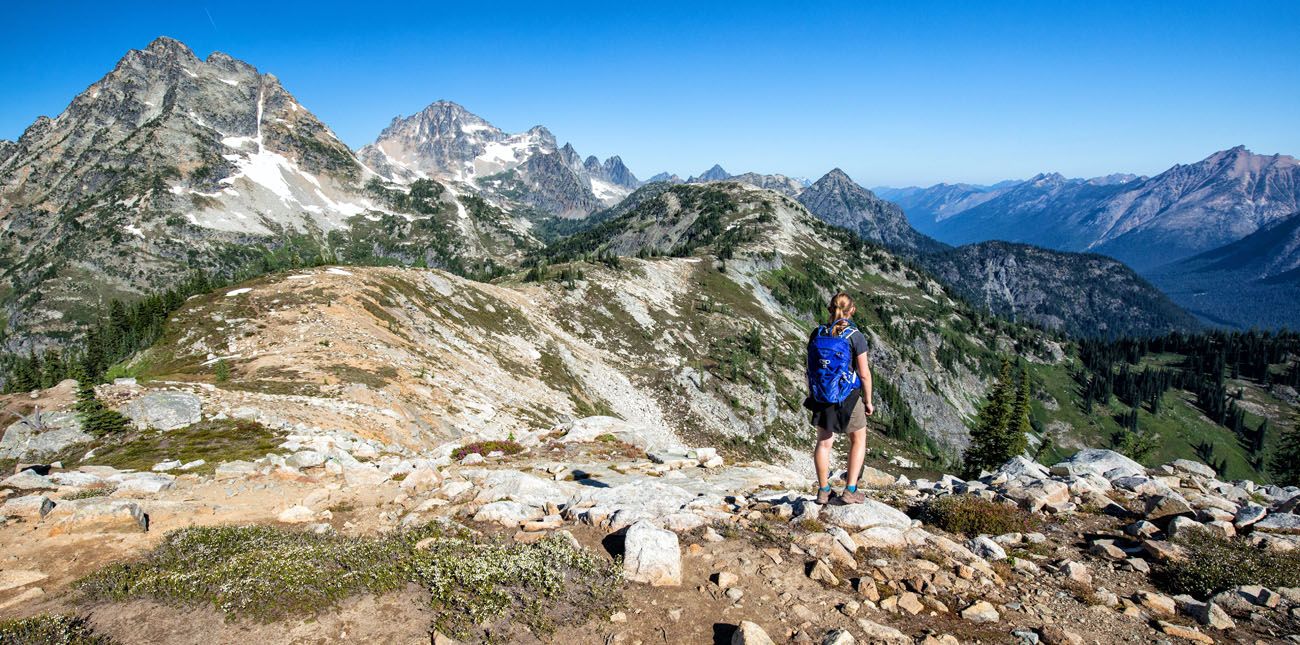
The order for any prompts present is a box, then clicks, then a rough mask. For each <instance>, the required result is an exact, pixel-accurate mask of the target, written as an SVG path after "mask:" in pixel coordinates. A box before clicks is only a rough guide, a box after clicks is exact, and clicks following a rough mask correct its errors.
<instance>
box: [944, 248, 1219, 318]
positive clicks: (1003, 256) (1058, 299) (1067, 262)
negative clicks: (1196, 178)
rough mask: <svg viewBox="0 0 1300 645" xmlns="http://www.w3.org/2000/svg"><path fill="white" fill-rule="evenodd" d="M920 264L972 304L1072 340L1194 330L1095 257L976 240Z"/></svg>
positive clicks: (1126, 274) (1171, 307) (1132, 276)
mask: <svg viewBox="0 0 1300 645" xmlns="http://www.w3.org/2000/svg"><path fill="white" fill-rule="evenodd" d="M920 262H921V264H922V265H924V266H925V267H926V268H927V269H929V270H930V271H931V272H932V273H934V275H935V276H936V278H937V279H939V280H940V281H942V282H944V283H945V284H949V285H952V286H953V288H954V289H955V290H956V292H957V293H959V294H961V295H962V297H964V298H966V299H967V300H969V301H970V302H971V303H974V304H975V305H976V306H980V307H985V308H987V309H988V310H989V311H992V312H994V313H995V314H997V315H1000V316H1006V317H1007V318H1011V319H1013V320H1022V321H1027V322H1032V323H1034V324H1037V325H1041V326H1043V327H1046V328H1048V329H1054V330H1059V331H1062V332H1064V333H1066V334H1069V335H1071V336H1074V337H1077V338H1098V337H1100V338H1114V337H1122V336H1147V335H1159V334H1163V333H1166V332H1169V331H1173V330H1182V331H1190V330H1193V329H1195V328H1196V327H1197V326H1198V323H1197V321H1196V320H1195V319H1194V318H1193V317H1192V316H1190V315H1189V314H1188V313H1187V312H1185V311H1183V310H1182V309H1180V308H1179V307H1178V305H1176V304H1174V303H1173V302H1171V301H1170V300H1169V298H1168V297H1167V296H1165V295H1164V294H1162V293H1160V292H1159V291H1158V290H1156V289H1155V288H1154V287H1152V286H1151V284H1150V283H1148V282H1147V281H1146V280H1144V279H1143V278H1142V277H1140V276H1138V275H1137V274H1136V273H1134V272H1133V271H1132V270H1131V269H1129V268H1128V267H1126V266H1124V265H1123V264H1121V263H1119V262H1117V261H1115V260H1112V259H1110V258H1107V257H1103V256H1100V255H1094V254H1083V253H1063V252H1060V251H1051V250H1048V249H1042V248H1038V247H1034V246H1029V245H1025V244H1010V243H1007V242H983V243H980V244H967V245H965V246H960V247H957V248H956V249H952V250H950V251H947V252H944V253H936V254H932V255H930V256H928V257H924V258H922V259H921V260H920Z"/></svg>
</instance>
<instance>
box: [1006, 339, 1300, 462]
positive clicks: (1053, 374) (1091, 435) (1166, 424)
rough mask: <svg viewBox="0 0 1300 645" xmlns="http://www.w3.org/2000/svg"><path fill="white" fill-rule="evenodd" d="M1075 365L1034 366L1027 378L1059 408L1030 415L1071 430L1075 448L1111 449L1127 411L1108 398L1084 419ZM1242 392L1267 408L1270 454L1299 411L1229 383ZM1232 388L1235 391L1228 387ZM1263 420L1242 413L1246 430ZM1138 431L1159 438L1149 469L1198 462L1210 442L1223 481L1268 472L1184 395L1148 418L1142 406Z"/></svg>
mask: <svg viewBox="0 0 1300 645" xmlns="http://www.w3.org/2000/svg"><path fill="white" fill-rule="evenodd" d="M1179 358H1180V357H1178V356H1177V355H1174V354H1164V355H1160V356H1151V357H1147V358H1146V359H1145V361H1144V362H1145V363H1147V364H1161V365H1175V364H1177V362H1178V361H1179ZM1074 367H1075V365H1074V363H1073V362H1070V363H1064V364H1061V365H1034V366H1032V367H1031V370H1030V371H1031V374H1032V377H1033V379H1034V382H1035V383H1037V384H1038V385H1040V386H1041V387H1042V390H1043V391H1045V392H1046V393H1047V394H1048V395H1050V396H1051V398H1052V399H1054V400H1055V401H1056V402H1057V403H1058V404H1059V409H1056V410H1050V409H1048V406H1047V405H1045V404H1044V402H1043V401H1042V400H1036V401H1035V402H1034V405H1033V414H1034V417H1035V418H1036V419H1038V420H1039V421H1040V422H1042V423H1043V424H1044V425H1047V424H1049V423H1051V422H1053V421H1060V422H1064V423H1067V424H1069V425H1070V427H1071V428H1072V437H1073V439H1074V440H1076V441H1077V442H1078V443H1079V444H1082V445H1088V446H1109V445H1110V436H1111V435H1112V434H1113V433H1115V432H1118V431H1120V430H1121V427H1120V424H1119V423H1118V422H1117V421H1116V420H1115V417H1116V415H1118V414H1121V413H1123V412H1127V411H1128V409H1129V408H1128V406H1127V405H1125V404H1123V403H1121V402H1120V401H1119V400H1118V399H1112V401H1111V403H1110V404H1109V405H1098V406H1094V407H1093V410H1092V412H1091V413H1087V414H1085V413H1084V412H1083V410H1082V409H1081V408H1080V406H1079V401H1080V397H1079V387H1078V385H1077V383H1075V381H1074V378H1073V377H1072V376H1071V374H1070V371H1071V370H1072V369H1074ZM1233 383H1234V384H1237V385H1240V386H1241V387H1243V388H1244V389H1245V392H1246V397H1247V399H1248V400H1250V401H1255V402H1258V403H1260V404H1263V405H1266V406H1268V407H1269V408H1270V410H1269V414H1270V420H1269V425H1270V426H1271V427H1272V430H1271V431H1270V432H1269V433H1268V435H1267V437H1266V438H1265V453H1266V454H1268V453H1269V452H1270V451H1271V450H1272V449H1273V446H1274V445H1276V443H1277V441H1278V438H1279V436H1280V434H1281V429H1282V428H1285V427H1294V426H1295V423H1296V421H1297V411H1296V410H1295V409H1294V408H1291V407H1289V406H1287V404H1286V403H1285V402H1283V401H1281V400H1279V399H1277V398H1276V397H1274V396H1273V395H1272V394H1270V393H1269V392H1267V391H1265V390H1264V389H1262V388H1260V387H1258V386H1257V385H1256V384H1254V383H1250V382H1247V381H1233ZM1232 389H1235V388H1232ZM1262 418H1263V417H1260V416H1258V415H1255V414H1251V413H1247V414H1246V424H1247V425H1248V426H1250V427H1255V426H1257V425H1259V423H1260V421H1261V420H1262ZM1138 427H1139V428H1141V429H1143V430H1145V431H1148V432H1153V433H1155V435H1156V436H1157V437H1158V438H1159V441H1158V445H1157V448H1156V450H1155V452H1154V453H1153V454H1152V455H1151V456H1150V457H1149V458H1147V459H1146V462H1147V463H1148V465H1153V464H1161V463H1166V462H1169V461H1172V460H1174V459H1191V460H1195V461H1200V458H1199V457H1198V456H1197V454H1196V448H1195V446H1196V445H1197V444H1198V443H1200V442H1208V443H1210V444H1211V445H1213V446H1214V457H1215V458H1216V459H1226V460H1227V472H1226V473H1225V475H1226V477H1228V478H1229V479H1239V478H1245V479H1252V480H1255V481H1267V480H1268V477H1267V474H1266V473H1260V472H1259V471H1256V470H1255V469H1254V468H1252V467H1251V465H1250V462H1249V461H1248V460H1247V452H1246V451H1245V449H1243V448H1242V447H1241V445H1240V444H1239V443H1238V442H1237V436H1236V435H1235V434H1234V433H1233V432H1232V431H1231V430H1229V429H1227V428H1225V427H1223V426H1221V425H1219V424H1217V423H1214V422H1213V421H1211V420H1210V419H1209V418H1207V417H1206V416H1205V415H1204V414H1203V413H1202V412H1201V411H1200V409H1199V408H1197V407H1196V398H1195V396H1194V395H1192V394H1191V393H1189V392H1186V391H1183V390H1170V391H1169V392H1166V393H1165V396H1164V398H1163V399H1161V405H1160V412H1159V414H1155V415H1153V414H1151V413H1150V411H1149V410H1147V409H1146V408H1145V407H1144V408H1142V409H1141V410H1140V411H1139V412H1138ZM1074 449H1075V447H1074V446H1073V445H1071V444H1067V445H1065V446H1062V445H1060V444H1058V445H1057V446H1056V447H1055V449H1053V450H1051V451H1050V452H1049V453H1048V454H1047V455H1044V456H1043V457H1042V461H1044V462H1046V463H1052V462H1054V461H1056V460H1057V459H1061V458H1064V457H1067V456H1069V455H1070V454H1072V453H1073V452H1074Z"/></svg>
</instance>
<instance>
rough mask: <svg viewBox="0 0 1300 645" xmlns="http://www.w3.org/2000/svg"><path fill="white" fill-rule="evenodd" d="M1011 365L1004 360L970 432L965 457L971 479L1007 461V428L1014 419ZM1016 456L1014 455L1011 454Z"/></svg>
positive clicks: (967, 471) (963, 457)
mask: <svg viewBox="0 0 1300 645" xmlns="http://www.w3.org/2000/svg"><path fill="white" fill-rule="evenodd" d="M1012 387H1013V384H1012V382H1011V362H1010V361H1008V360H1006V359H1003V360H1002V369H1001V370H999V372H998V380H997V382H996V383H994V384H993V389H992V391H990V392H989V398H988V401H987V402H985V403H984V407H982V408H980V412H979V416H978V417H977V418H976V420H975V428H974V429H972V430H971V433H970V447H969V448H967V449H966V453H965V454H964V455H963V456H962V459H963V461H965V464H966V473H967V475H970V476H975V475H978V474H979V471H981V470H988V469H993V468H997V467H998V466H1001V465H1002V464H1003V463H1005V462H1006V460H1007V459H1009V458H1010V456H1007V455H1006V449H1007V444H1008V442H1007V436H1008V432H1007V426H1008V423H1009V422H1010V420H1011V398H1012V396H1013V395H1012ZM1012 456H1014V455H1012Z"/></svg>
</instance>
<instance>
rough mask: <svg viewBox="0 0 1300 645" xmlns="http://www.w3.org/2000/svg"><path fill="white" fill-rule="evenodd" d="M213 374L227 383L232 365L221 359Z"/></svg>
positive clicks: (219, 381)
mask: <svg viewBox="0 0 1300 645" xmlns="http://www.w3.org/2000/svg"><path fill="white" fill-rule="evenodd" d="M389 325H390V327H391V325H392V323H389ZM212 372H213V375H214V376H215V377H216V379H217V382H218V383H225V382H226V381H228V380H230V363H227V362H226V359H224V358H219V359H217V362H216V363H215V364H214V365H213V366H212Z"/></svg>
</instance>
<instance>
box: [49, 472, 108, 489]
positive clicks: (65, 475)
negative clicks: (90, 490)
mask: <svg viewBox="0 0 1300 645" xmlns="http://www.w3.org/2000/svg"><path fill="white" fill-rule="evenodd" d="M49 480H50V481H52V482H54V483H56V484H58V485H60V486H73V487H76V488H87V487H90V486H99V485H101V484H103V483H104V478H103V477H99V476H97V475H92V474H90V473H82V472H76V471H64V472H57V473H50V474H49Z"/></svg>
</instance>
